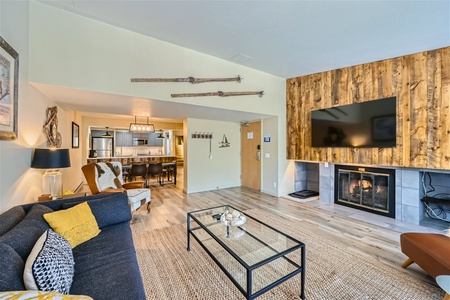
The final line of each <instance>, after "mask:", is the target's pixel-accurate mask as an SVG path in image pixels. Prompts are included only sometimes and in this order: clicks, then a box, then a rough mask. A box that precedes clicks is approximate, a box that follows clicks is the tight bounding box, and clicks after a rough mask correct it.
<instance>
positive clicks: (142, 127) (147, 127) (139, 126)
mask: <svg viewBox="0 0 450 300" xmlns="http://www.w3.org/2000/svg"><path fill="white" fill-rule="evenodd" d="M129 131H130V132H155V126H153V124H148V117H147V124H143V123H137V122H136V116H134V123H130V129H129Z"/></svg>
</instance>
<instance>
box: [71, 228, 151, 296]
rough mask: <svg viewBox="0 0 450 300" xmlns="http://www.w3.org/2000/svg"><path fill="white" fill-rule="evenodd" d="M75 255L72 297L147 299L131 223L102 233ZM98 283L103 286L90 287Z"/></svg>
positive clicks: (80, 247) (77, 250)
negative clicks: (81, 295)
mask: <svg viewBox="0 0 450 300" xmlns="http://www.w3.org/2000/svg"><path fill="white" fill-rule="evenodd" d="M73 254H74V258H75V277H74V281H73V284H72V288H71V289H70V293H71V294H84V295H88V296H91V297H92V298H94V299H96V300H101V299H146V297H145V292H144V288H143V284H142V278H141V275H140V271H139V266H138V263H137V259H136V252H135V248H134V244H133V238H132V234H131V228H130V225H129V224H128V223H119V224H116V225H111V226H108V227H106V228H105V229H102V232H101V233H100V234H99V235H98V236H97V237H96V238H95V239H92V240H90V241H87V242H86V243H83V244H81V245H80V246H78V247H76V248H75V249H73ZM99 280H100V282H101V284H98V285H95V284H91V283H92V282H98V281H99ZM105 286H106V287H111V288H109V289H105V288H104V287H105Z"/></svg>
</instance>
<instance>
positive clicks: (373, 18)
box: [40, 0, 450, 121]
mask: <svg viewBox="0 0 450 300" xmlns="http://www.w3.org/2000/svg"><path fill="white" fill-rule="evenodd" d="M40 2H42V3H46V4H49V5H53V6H56V7H59V8H63V9H65V10H68V11H71V12H74V13H77V14H80V15H83V16H86V17H89V18H93V19H96V20H98V21H102V22H105V23H109V24H111V25H114V26H118V27H121V28H124V29H128V30H130V31H134V32H138V33H140V34H143V35H147V36H151V37H154V38H157V39H159V40H163V41H166V42H169V43H172V44H175V45H179V46H182V47H185V48H189V49H192V50H196V51H199V52H202V53H205V54H208V55H212V56H215V57H218V58H221V59H224V60H227V61H231V62H235V63H238V64H241V65H244V66H247V67H250V68H253V69H256V70H260V71H263V72H266V73H269V74H273V75H276V76H279V77H283V78H292V77H297V76H301V75H306V74H312V73H317V72H322V71H325V70H332V69H337V68H341V67H346V66H352V65H357V64H361V63H365V62H372V61H377V60H381V59H386V58H392V57H396V56H402V55H407V54H412V53H416V52H420V51H424V50H431V49H436V48H441V47H445V46H449V45H450V1H449V0H441V1H432V0H422V1H407V0H397V1H386V0H384V1H383V0H380V1H374V0H359V1H356V0H353V1H338V0H327V1H314V0H303V1H301V0H297V1H282V0H277V1H275V0H274V1H258V0H247V1H230V0H228V1H214V0H203V1H189V0H182V1H170V0H166V1H154V0H102V1H100V0H91V1H87V0H40ZM47 92H48V91H47ZM55 93H56V92H55ZM55 93H53V94H55ZM54 96H55V95H54ZM78 99H80V98H78ZM148 101H153V100H148ZM164 104H166V103H164ZM154 105H158V103H157V102H155V103H154ZM198 108H199V107H191V108H186V109H187V110H186V114H187V113H190V109H193V110H196V109H198ZM85 109H86V108H85ZM199 114H200V115H201V114H202V113H201V112H199ZM230 115H232V113H231V114H230ZM178 117H179V116H174V118H178ZM244 117H246V116H242V118H241V117H239V116H238V117H237V118H239V119H240V120H241V121H242V120H244ZM250 117H255V118H257V117H258V116H257V115H254V116H250ZM169 118H170V116H169Z"/></svg>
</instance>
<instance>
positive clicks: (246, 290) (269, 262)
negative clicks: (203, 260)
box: [187, 205, 305, 299]
mask: <svg viewBox="0 0 450 300" xmlns="http://www.w3.org/2000/svg"><path fill="white" fill-rule="evenodd" d="M242 223H243V224H242ZM191 236H192V237H194V238H195V239H196V240H197V242H198V243H199V244H200V246H202V248H203V249H204V250H205V251H206V253H208V255H209V256H210V257H211V258H212V259H213V260H214V262H215V263H216V264H217V265H218V266H219V268H220V269H221V270H222V271H223V272H224V273H225V275H227V277H228V278H229V279H230V280H231V281H232V282H233V284H234V285H235V286H236V287H237V288H238V289H239V291H240V292H241V293H242V294H243V295H244V296H245V297H246V298H247V299H254V298H256V297H258V296H260V295H262V294H264V293H265V292H267V291H268V290H270V289H272V288H274V287H276V286H278V285H279V284H281V283H282V282H284V281H286V280H288V279H290V278H291V277H293V276H295V275H297V274H300V276H301V284H300V297H301V299H305V293H304V290H305V244H303V243H302V242H300V241H298V240H296V239H294V238H292V237H290V236H289V235H287V234H284V233H283V232H281V231H279V230H277V229H275V228H273V227H271V226H269V225H267V224H264V223H263V222H261V221H259V220H257V219H255V218H253V217H251V216H248V215H244V214H243V213H242V212H240V211H239V210H237V209H235V208H233V207H232V206H229V205H224V206H218V207H213V208H208V209H202V210H198V211H193V212H189V213H188V214H187V250H188V251H190V246H191V242H190V237H191Z"/></svg>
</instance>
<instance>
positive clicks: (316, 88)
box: [287, 47, 450, 169]
mask: <svg viewBox="0 0 450 300" xmlns="http://www.w3.org/2000/svg"><path fill="white" fill-rule="evenodd" d="M290 80H292V79H290ZM297 80H299V81H301V82H302V87H301V88H300V89H297V90H296V91H295V92H299V93H300V95H299V96H298V98H299V99H301V101H302V102H303V103H302V104H303V107H302V109H301V111H298V112H299V114H300V115H299V116H298V118H300V119H301V121H300V122H299V123H300V127H301V129H302V132H300V133H298V136H299V137H298V138H299V139H300V140H302V143H301V145H300V148H301V149H299V150H296V155H294V156H290V157H291V158H293V159H298V160H311V159H312V160H314V161H329V162H338V163H339V162H343V163H358V164H369V165H386V166H403V167H418V168H429V167H431V168H437V169H450V154H449V153H450V121H449V120H450V118H449V117H450V105H449V104H450V103H449V102H450V47H446V48H442V49H438V50H433V51H427V52H421V53H417V54H413V55H406V56H402V57H397V58H393V59H387V60H383V61H378V62H373V63H366V64H362V65H358V66H353V67H347V68H342V69H337V70H330V71H326V72H322V73H319V74H313V75H306V76H301V77H297ZM391 96H396V97H397V146H396V147H395V148H383V149H378V148H367V149H351V148H315V149H314V150H312V149H311V147H310V144H309V143H310V136H309V134H310V129H309V128H308V126H309V123H310V111H311V110H312V109H324V108H330V107H334V106H338V105H345V104H350V103H355V102H365V101H371V100H374V99H380V98H385V97H391ZM289 101H290V100H287V105H290V104H289V103H288V102H289ZM305 116H306V117H305ZM291 117H292V116H291ZM292 123H293V122H289V124H292ZM302 123H307V124H302ZM288 126H290V125H288ZM290 130H291V129H288V134H289V131H290ZM288 141H289V138H288ZM296 146H298V145H296ZM296 148H297V149H298V148H299V147H296ZM290 149H291V150H290V151H291V152H292V151H293V149H292V148H290Z"/></svg>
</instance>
